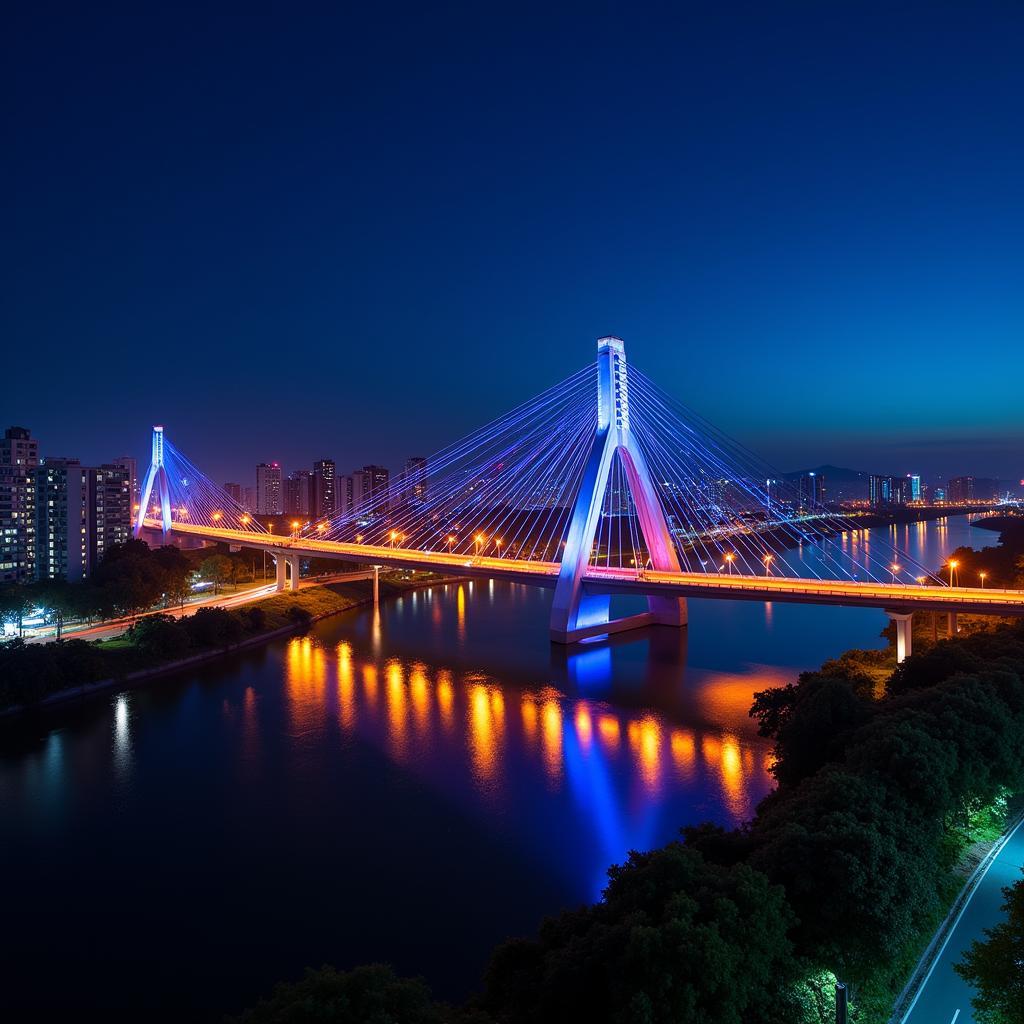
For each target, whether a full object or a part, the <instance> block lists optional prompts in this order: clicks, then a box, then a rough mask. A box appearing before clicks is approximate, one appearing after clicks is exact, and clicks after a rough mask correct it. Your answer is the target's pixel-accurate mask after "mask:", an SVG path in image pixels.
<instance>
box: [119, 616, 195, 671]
mask: <svg viewBox="0 0 1024 1024" xmlns="http://www.w3.org/2000/svg"><path fill="white" fill-rule="evenodd" d="M128 636H129V638H130V639H131V641H132V643H133V644H135V646H136V647H138V648H139V650H141V651H143V652H144V653H146V654H148V655H152V656H153V657H154V658H155V659H158V660H161V661H163V660H168V661H169V660H172V659H174V658H181V657H184V655H185V654H186V653H187V652H188V649H189V647H190V646H191V644H192V641H191V638H190V637H189V633H188V630H187V629H186V628H185V626H184V625H182V623H181V622H179V621H178V620H176V619H173V618H171V616H169V615H147V616H146V617H145V618H142V619H139V620H138V622H136V623H135V625H134V626H132V628H131V629H130V630H129V633H128Z"/></svg>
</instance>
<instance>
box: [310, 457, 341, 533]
mask: <svg viewBox="0 0 1024 1024" xmlns="http://www.w3.org/2000/svg"><path fill="white" fill-rule="evenodd" d="M335 477H336V474H335V465H334V459H318V460H317V461H316V462H314V463H313V500H312V504H311V506H310V511H311V512H312V514H313V515H314V516H316V517H318V518H321V519H330V518H331V517H332V516H333V515H334V514H335V512H336V511H337V503H338V494H337V483H336V479H335Z"/></svg>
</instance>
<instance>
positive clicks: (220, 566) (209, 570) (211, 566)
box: [199, 555, 234, 594]
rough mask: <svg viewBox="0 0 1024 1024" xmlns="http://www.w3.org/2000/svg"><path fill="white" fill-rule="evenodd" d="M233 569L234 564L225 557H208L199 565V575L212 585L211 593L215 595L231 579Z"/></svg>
mask: <svg viewBox="0 0 1024 1024" xmlns="http://www.w3.org/2000/svg"><path fill="white" fill-rule="evenodd" d="M233 567H234V563H233V562H232V561H231V559H230V558H228V556H227V555H210V557H209V558H204V559H203V561H202V562H201V563H200V565H199V575H200V577H201V578H202V579H204V580H207V581H208V582H210V583H212V584H213V592H214V594H217V593H219V592H220V587H221V585H222V584H224V583H226V582H227V581H228V580H229V579H230V578H231V573H232V571H233Z"/></svg>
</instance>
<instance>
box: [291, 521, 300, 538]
mask: <svg viewBox="0 0 1024 1024" xmlns="http://www.w3.org/2000/svg"><path fill="white" fill-rule="evenodd" d="M301 525H302V524H301V523H300V522H299V521H298V519H293V520H292V536H293V537H298V535H299V527H300V526H301Z"/></svg>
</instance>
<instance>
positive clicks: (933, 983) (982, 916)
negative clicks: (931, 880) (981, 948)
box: [902, 823, 1024, 1024]
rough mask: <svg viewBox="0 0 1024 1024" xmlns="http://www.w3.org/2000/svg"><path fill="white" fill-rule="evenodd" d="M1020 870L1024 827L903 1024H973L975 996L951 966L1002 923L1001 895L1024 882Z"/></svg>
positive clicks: (977, 893)
mask: <svg viewBox="0 0 1024 1024" xmlns="http://www.w3.org/2000/svg"><path fill="white" fill-rule="evenodd" d="M1022 824H1024V823H1022ZM1022 867H1024V827H1021V824H1018V826H1017V827H1016V828H1015V829H1014V830H1013V832H1012V833H1010V838H1009V839H1008V840H1007V842H1006V845H1005V846H1004V847H1003V848H1002V849H1001V850H1000V851H999V853H998V854H997V856H996V857H995V859H994V860H993V861H992V862H991V864H989V867H988V870H987V871H986V872H985V875H984V876H983V878H982V879H981V881H980V882H979V883H978V886H977V888H976V889H975V890H974V892H973V893H972V895H971V897H970V899H969V900H968V902H967V904H966V905H965V906H964V908H963V910H962V911H961V912H960V916H959V918H957V921H956V924H955V925H954V926H953V930H952V931H951V932H950V934H949V936H948V938H947V939H946V942H945V945H944V946H943V947H942V949H941V951H940V952H939V955H938V957H937V958H936V960H935V962H934V964H933V966H932V968H931V970H930V971H929V972H928V975H927V977H926V978H925V981H924V984H923V985H922V986H921V988H920V990H919V991H918V994H917V996H916V998H915V999H914V1002H913V1003H912V1004H911V1006H910V1010H909V1011H908V1013H907V1014H906V1016H905V1017H904V1018H903V1021H902V1024H954V1022H955V1024H974V1020H975V1018H974V1015H973V1013H972V1012H971V997H972V996H973V995H974V991H973V990H972V989H971V987H970V986H969V985H968V984H967V983H966V982H965V981H964V980H963V979H962V978H961V977H960V975H959V974H957V973H956V971H954V970H953V964H955V963H957V962H958V961H959V960H960V959H961V957H963V955H964V952H965V950H967V949H968V948H969V947H970V945H971V943H972V942H974V940H975V939H984V937H985V936H984V935H983V934H982V933H983V931H984V929H986V928H991V927H992V926H993V925H995V924H998V923H999V921H1001V920H1002V918H1003V914H1002V912H1001V911H1000V909H999V908H1000V905H1001V904H1002V901H1003V896H1002V889H1003V887H1004V886H1007V885H1012V884H1013V883H1014V882H1017V881H1019V880H1020V878H1021V868H1022Z"/></svg>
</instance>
